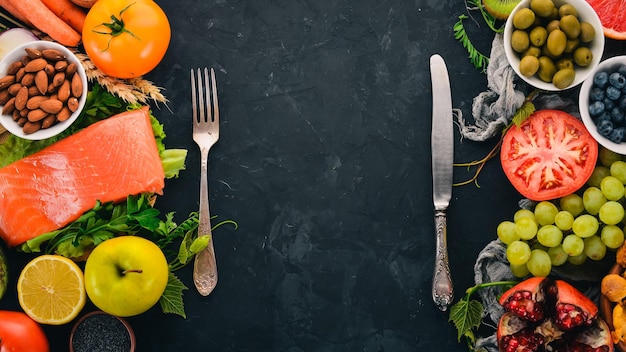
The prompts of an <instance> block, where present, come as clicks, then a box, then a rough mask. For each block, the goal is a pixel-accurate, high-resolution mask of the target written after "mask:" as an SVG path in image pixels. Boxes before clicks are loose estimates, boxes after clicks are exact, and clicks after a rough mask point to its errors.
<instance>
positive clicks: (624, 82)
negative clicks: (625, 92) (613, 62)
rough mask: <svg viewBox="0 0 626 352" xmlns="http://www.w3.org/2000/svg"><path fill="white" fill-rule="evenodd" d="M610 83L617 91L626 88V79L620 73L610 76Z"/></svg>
mask: <svg viewBox="0 0 626 352" xmlns="http://www.w3.org/2000/svg"><path fill="white" fill-rule="evenodd" d="M609 83H611V85H612V86H613V87H615V88H617V89H622V88H624V86H626V78H624V76H623V75H622V74H621V73H619V72H613V73H611V75H610V76H609Z"/></svg>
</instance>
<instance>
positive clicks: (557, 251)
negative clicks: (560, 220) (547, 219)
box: [548, 245, 568, 266]
mask: <svg viewBox="0 0 626 352" xmlns="http://www.w3.org/2000/svg"><path fill="white" fill-rule="evenodd" d="M548 255H549V256H550V260H551V261H552V266H559V265H563V264H565V263H566V262H567V257H568V255H567V253H565V251H564V250H563V247H562V246H561V245H558V246H556V247H552V248H550V249H548Z"/></svg>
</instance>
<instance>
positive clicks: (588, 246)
mask: <svg viewBox="0 0 626 352" xmlns="http://www.w3.org/2000/svg"><path fill="white" fill-rule="evenodd" d="M584 242H585V249H584V252H585V255H586V256H587V257H588V258H589V259H591V260H601V259H602V258H604V256H605V255H606V245H605V244H604V242H602V239H600V236H591V237H589V238H585V239H584ZM531 258H532V255H531Z"/></svg>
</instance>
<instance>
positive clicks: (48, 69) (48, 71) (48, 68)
mask: <svg viewBox="0 0 626 352" xmlns="http://www.w3.org/2000/svg"><path fill="white" fill-rule="evenodd" d="M43 70H44V71H45V72H46V74H47V75H48V76H52V75H54V73H55V72H56V69H55V68H54V66H52V65H51V64H47V65H46V67H44V69H43Z"/></svg>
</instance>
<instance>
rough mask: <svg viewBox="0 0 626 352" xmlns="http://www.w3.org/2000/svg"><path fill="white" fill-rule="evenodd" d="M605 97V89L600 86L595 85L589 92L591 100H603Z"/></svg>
mask: <svg viewBox="0 0 626 352" xmlns="http://www.w3.org/2000/svg"><path fill="white" fill-rule="evenodd" d="M602 99H604V89H602V88H600V87H593V88H592V89H591V92H590V93H589V100H591V101H602Z"/></svg>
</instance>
